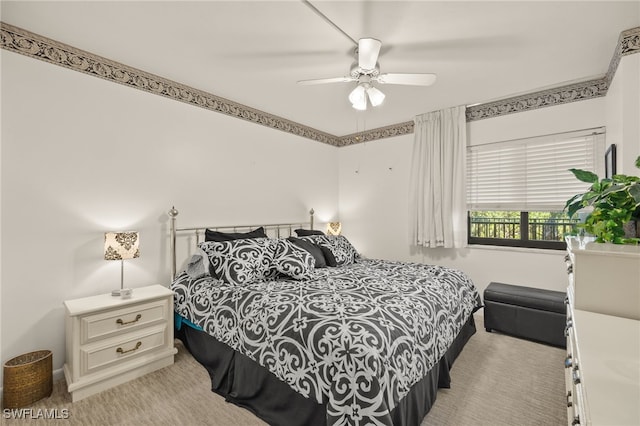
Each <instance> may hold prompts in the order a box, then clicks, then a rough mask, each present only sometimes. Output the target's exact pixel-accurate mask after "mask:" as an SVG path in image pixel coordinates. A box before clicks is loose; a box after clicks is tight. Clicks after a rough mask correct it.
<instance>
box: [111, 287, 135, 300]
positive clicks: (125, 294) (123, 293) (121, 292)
mask: <svg viewBox="0 0 640 426" xmlns="http://www.w3.org/2000/svg"><path fill="white" fill-rule="evenodd" d="M131 294H133V290H132V289H130V288H120V289H117V290H113V291H112V292H111V295H112V296H114V297H120V298H122V299H128V298H130V297H131Z"/></svg>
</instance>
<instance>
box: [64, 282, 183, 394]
mask: <svg viewBox="0 0 640 426" xmlns="http://www.w3.org/2000/svg"><path fill="white" fill-rule="evenodd" d="M64 306H65V310H66V312H65V331H66V351H67V354H66V363H65V365H64V374H65V378H66V381H67V386H68V390H69V393H70V394H71V396H72V400H73V402H75V401H78V400H80V399H83V398H85V397H87V396H89V395H93V394H95V393H97V392H100V391H103V390H105V389H108V388H110V387H112V386H116V385H119V384H121V383H124V382H127V381H129V380H132V379H135V378H137V377H140V376H142V375H144V374H147V373H150V372H151V371H154V370H157V369H159V368H162V367H166V366H168V365H171V364H173V357H174V355H175V353H176V352H177V349H176V348H175V347H174V345H173V292H172V291H171V290H169V289H168V288H166V287H163V286H160V285H153V286H149V287H142V288H136V289H134V290H133V294H132V296H131V298H129V299H121V298H119V297H114V296H111V294H104V295H99V296H92V297H86V298H82V299H75V300H68V301H66V302H64Z"/></svg>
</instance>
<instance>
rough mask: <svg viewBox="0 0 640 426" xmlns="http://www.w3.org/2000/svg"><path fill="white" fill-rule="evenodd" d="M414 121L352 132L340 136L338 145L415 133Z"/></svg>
mask: <svg viewBox="0 0 640 426" xmlns="http://www.w3.org/2000/svg"><path fill="white" fill-rule="evenodd" d="M413 126H414V123H413V121H405V122H404V123H398V124H392V125H390V126H385V127H378V128H376V129H372V130H366V131H364V132H360V133H352V134H350V135H345V136H342V137H340V138H338V146H348V145H354V144H357V143H362V142H369V141H374V140H376V139H384V138H391V137H394V136H402V135H408V134H411V133H413Z"/></svg>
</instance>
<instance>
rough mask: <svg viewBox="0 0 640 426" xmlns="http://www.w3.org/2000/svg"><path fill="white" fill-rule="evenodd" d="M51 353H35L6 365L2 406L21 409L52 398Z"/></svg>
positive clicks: (20, 356) (20, 357) (22, 356)
mask: <svg viewBox="0 0 640 426" xmlns="http://www.w3.org/2000/svg"><path fill="white" fill-rule="evenodd" d="M52 364H53V362H52V355H51V351H46V350H44V351H35V352H29V353H27V354H23V355H19V356H17V357H15V358H11V359H10V360H9V361H7V362H6V363H5V364H4V380H3V387H4V389H3V392H2V405H3V407H4V408H20V407H25V406H27V405H30V404H32V403H34V402H36V401H38V400H39V399H42V398H44V397H46V396H50V395H51V392H52V391H53V375H52V372H51V370H52Z"/></svg>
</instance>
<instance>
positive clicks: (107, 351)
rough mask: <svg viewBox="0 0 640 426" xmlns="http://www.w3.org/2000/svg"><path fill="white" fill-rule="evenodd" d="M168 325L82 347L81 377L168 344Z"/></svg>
mask: <svg viewBox="0 0 640 426" xmlns="http://www.w3.org/2000/svg"><path fill="white" fill-rule="evenodd" d="M166 327H167V325H166V323H165V324H160V325H156V326H152V327H148V328H145V329H142V330H140V331H137V332H133V333H128V334H125V335H122V336H118V338H114V339H108V340H105V341H100V342H96V343H94V344H89V345H85V346H83V347H81V349H80V354H81V355H80V360H81V361H80V375H85V374H91V373H95V372H96V371H99V370H102V369H104V368H108V367H112V366H115V365H117V364H121V363H125V362H127V361H129V360H130V359H132V358H135V357H140V356H143V355H145V354H148V353H150V352H153V351H155V350H158V349H162V348H163V347H164V346H165V345H166V344H167V342H166Z"/></svg>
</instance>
